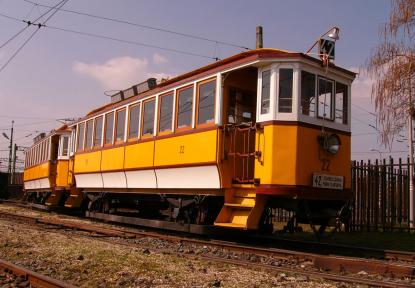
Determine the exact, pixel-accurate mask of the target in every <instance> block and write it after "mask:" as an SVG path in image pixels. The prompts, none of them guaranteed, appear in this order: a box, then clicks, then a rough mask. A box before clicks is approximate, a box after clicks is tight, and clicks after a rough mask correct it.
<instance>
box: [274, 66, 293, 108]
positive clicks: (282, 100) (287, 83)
mask: <svg viewBox="0 0 415 288" xmlns="http://www.w3.org/2000/svg"><path fill="white" fill-rule="evenodd" d="M292 103H293V69H280V71H279V93H278V112H280V113H291V112H292Z"/></svg>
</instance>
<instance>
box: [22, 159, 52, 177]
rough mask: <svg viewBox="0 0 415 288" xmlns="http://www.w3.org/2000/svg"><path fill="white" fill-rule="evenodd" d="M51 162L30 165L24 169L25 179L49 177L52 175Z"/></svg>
mask: <svg viewBox="0 0 415 288" xmlns="http://www.w3.org/2000/svg"><path fill="white" fill-rule="evenodd" d="M50 167H51V165H50V162H45V163H43V164H40V165H37V166H33V167H30V168H28V169H25V171H24V181H30V180H34V179H40V178H47V177H49V175H50Z"/></svg>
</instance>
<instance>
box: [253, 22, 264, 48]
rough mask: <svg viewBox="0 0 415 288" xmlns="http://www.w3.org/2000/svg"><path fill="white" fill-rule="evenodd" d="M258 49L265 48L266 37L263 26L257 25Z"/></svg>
mask: <svg viewBox="0 0 415 288" xmlns="http://www.w3.org/2000/svg"><path fill="white" fill-rule="evenodd" d="M255 46H256V49H258V48H264V39H263V34H262V26H257V27H256V45H255Z"/></svg>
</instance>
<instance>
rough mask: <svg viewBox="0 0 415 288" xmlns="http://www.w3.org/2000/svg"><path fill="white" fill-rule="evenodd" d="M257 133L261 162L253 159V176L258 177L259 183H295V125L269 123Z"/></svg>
mask: <svg viewBox="0 0 415 288" xmlns="http://www.w3.org/2000/svg"><path fill="white" fill-rule="evenodd" d="M257 133H258V134H257V136H256V139H257V140H256V142H257V144H256V145H257V149H259V151H260V152H261V159H260V160H261V161H262V164H261V162H260V161H255V178H260V179H261V184H281V185H295V184H297V183H296V179H295V177H296V174H295V171H296V158H297V126H281V125H269V126H265V127H264V130H263V132H262V133H261V132H257ZM258 139H259V141H258Z"/></svg>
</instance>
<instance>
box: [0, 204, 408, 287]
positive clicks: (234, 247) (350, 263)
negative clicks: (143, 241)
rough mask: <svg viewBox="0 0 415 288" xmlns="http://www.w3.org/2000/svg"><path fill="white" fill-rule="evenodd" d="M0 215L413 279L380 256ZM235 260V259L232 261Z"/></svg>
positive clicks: (329, 268) (322, 267)
mask: <svg viewBox="0 0 415 288" xmlns="http://www.w3.org/2000/svg"><path fill="white" fill-rule="evenodd" d="M0 216H3V217H6V218H9V219H14V220H24V221H29V222H30V223H39V224H45V225H53V226H58V227H62V228H69V229H76V230H83V231H88V232H91V233H98V234H102V235H106V236H110V237H119V238H137V237H153V238H158V239H163V240H167V241H173V242H178V243H186V244H191V245H197V246H206V245H208V246H210V247H214V248H216V249H220V250H222V251H230V252H237V253H241V254H242V255H248V256H249V255H256V256H264V257H272V259H290V258H291V259H292V258H294V259H296V260H297V261H311V262H312V264H313V267H314V268H316V269H320V270H323V271H326V270H327V271H334V272H338V273H344V272H350V273H355V272H360V271H365V272H366V273H373V274H380V275H384V274H386V275H391V276H392V277H408V278H410V279H413V276H414V274H415V266H414V265H403V264H396V263H390V262H385V261H380V260H371V259H362V258H355V257H339V256H326V255H318V254H313V253H304V252H298V251H290V250H284V249H275V248H271V249H267V248H259V247H253V246H246V245H240V244H235V243H230V242H225V241H203V240H199V239H190V238H186V237H185V238H183V237H179V236H172V235H165V234H159V233H154V232H147V231H124V230H122V229H118V228H104V227H99V226H96V225H91V224H84V223H75V222H72V221H67V220H61V219H47V218H40V217H35V216H27V215H20V214H14V213H9V212H0ZM199 256H201V255H199ZM202 256H203V255H202ZM205 257H207V258H212V257H213V256H209V255H205ZM214 258H216V257H214ZM218 258H219V259H223V258H221V257H218ZM243 258H250V257H243ZM226 260H227V261H228V260H229V261H239V262H241V261H242V260H234V259H231V260H230V259H226ZM247 263H249V264H250V265H251V266H252V265H256V266H257V265H259V266H262V265H265V264H260V263H257V262H253V261H244V262H243V263H241V264H243V265H248V264H247ZM235 264H237V263H236V262H235ZM265 266H266V267H268V268H272V269H274V270H275V269H277V268H274V267H273V266H272V265H265ZM278 269H279V271H280V270H281V269H288V268H281V267H278ZM290 272H291V273H299V272H302V273H305V272H303V271H298V270H295V269H292V270H290ZM307 273H308V272H307ZM310 273H311V272H310ZM313 273H315V272H313ZM326 274H327V278H325V279H332V278H334V279H332V280H335V279H340V278H339V277H340V276H342V275H339V274H333V273H322V274H318V277H323V276H324V275H326ZM333 275H335V276H333ZM347 277H349V278H350V279H352V280H353V281H360V280H361V281H360V282H359V283H363V284H365V283H366V282H367V281H372V280H370V279H364V278H362V277H359V278H357V277H351V276H347ZM323 278H324V277H323ZM344 279H345V280H344V281H348V280H347V279H346V278H344ZM340 281H342V280H340ZM362 281H363V282H362ZM365 281H366V282H365ZM373 281H375V280H373ZM348 282H350V281H348ZM375 282H376V281H375ZM375 282H371V283H375ZM380 282H385V281H378V282H377V283H380ZM391 283H393V285H395V287H398V286H396V285H397V284H400V285H401V284H402V285H403V286H399V287H410V285H409V284H408V285H409V286H408V285H406V284H405V283H400V282H395V281H392V282H391ZM391 285H392V284H391ZM405 285H406V286H405ZM389 287H393V286H389Z"/></svg>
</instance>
